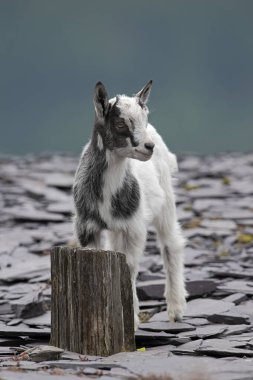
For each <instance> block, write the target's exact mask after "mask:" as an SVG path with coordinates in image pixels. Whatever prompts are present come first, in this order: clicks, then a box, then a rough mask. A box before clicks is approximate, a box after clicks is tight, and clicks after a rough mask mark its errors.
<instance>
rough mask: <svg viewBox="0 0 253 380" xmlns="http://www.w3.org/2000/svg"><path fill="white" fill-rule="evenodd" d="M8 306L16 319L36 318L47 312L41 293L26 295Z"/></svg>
mask: <svg viewBox="0 0 253 380" xmlns="http://www.w3.org/2000/svg"><path fill="white" fill-rule="evenodd" d="M10 304H11V308H12V310H13V311H14V312H15V314H16V317H17V318H31V317H37V316H39V315H41V314H44V313H45V311H46V310H47V306H46V303H45V301H44V297H43V295H42V293H41V292H36V293H30V294H27V295H25V296H24V297H22V298H19V299H18V300H15V301H11V302H10Z"/></svg>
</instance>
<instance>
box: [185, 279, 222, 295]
mask: <svg viewBox="0 0 253 380" xmlns="http://www.w3.org/2000/svg"><path fill="white" fill-rule="evenodd" d="M216 288H217V284H216V282H214V281H211V280H201V281H186V290H187V292H188V295H189V296H190V297H198V296H202V295H204V294H210V293H212V292H213V291H215V290H216Z"/></svg>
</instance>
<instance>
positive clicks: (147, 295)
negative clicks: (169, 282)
mask: <svg viewBox="0 0 253 380" xmlns="http://www.w3.org/2000/svg"><path fill="white" fill-rule="evenodd" d="M164 289H165V280H154V281H145V282H143V283H138V284H137V295H138V298H139V300H140V301H147V300H161V299H163V298H164Z"/></svg>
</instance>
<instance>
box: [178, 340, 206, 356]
mask: <svg viewBox="0 0 253 380" xmlns="http://www.w3.org/2000/svg"><path fill="white" fill-rule="evenodd" d="M202 341H203V339H197V340H193V341H190V342H187V343H185V344H182V345H181V346H179V347H175V348H171V352H173V353H174V354H178V355H195V352H196V351H197V350H198V349H199V348H200V346H201V344H202Z"/></svg>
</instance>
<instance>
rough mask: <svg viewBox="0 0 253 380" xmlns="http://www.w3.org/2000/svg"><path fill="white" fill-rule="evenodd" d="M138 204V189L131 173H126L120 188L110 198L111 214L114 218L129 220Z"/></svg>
mask: <svg viewBox="0 0 253 380" xmlns="http://www.w3.org/2000/svg"><path fill="white" fill-rule="evenodd" d="M139 203H140V187H139V184H138V182H137V180H136V179H135V177H134V176H133V175H132V174H131V173H127V175H126V177H125V179H124V181H123V184H122V187H121V188H120V189H119V190H118V191H117V192H116V194H114V195H113V196H112V200H111V213H112V216H113V217H115V218H130V217H131V216H132V215H133V214H134V213H135V211H136V210H137V208H138V206H139Z"/></svg>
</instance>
